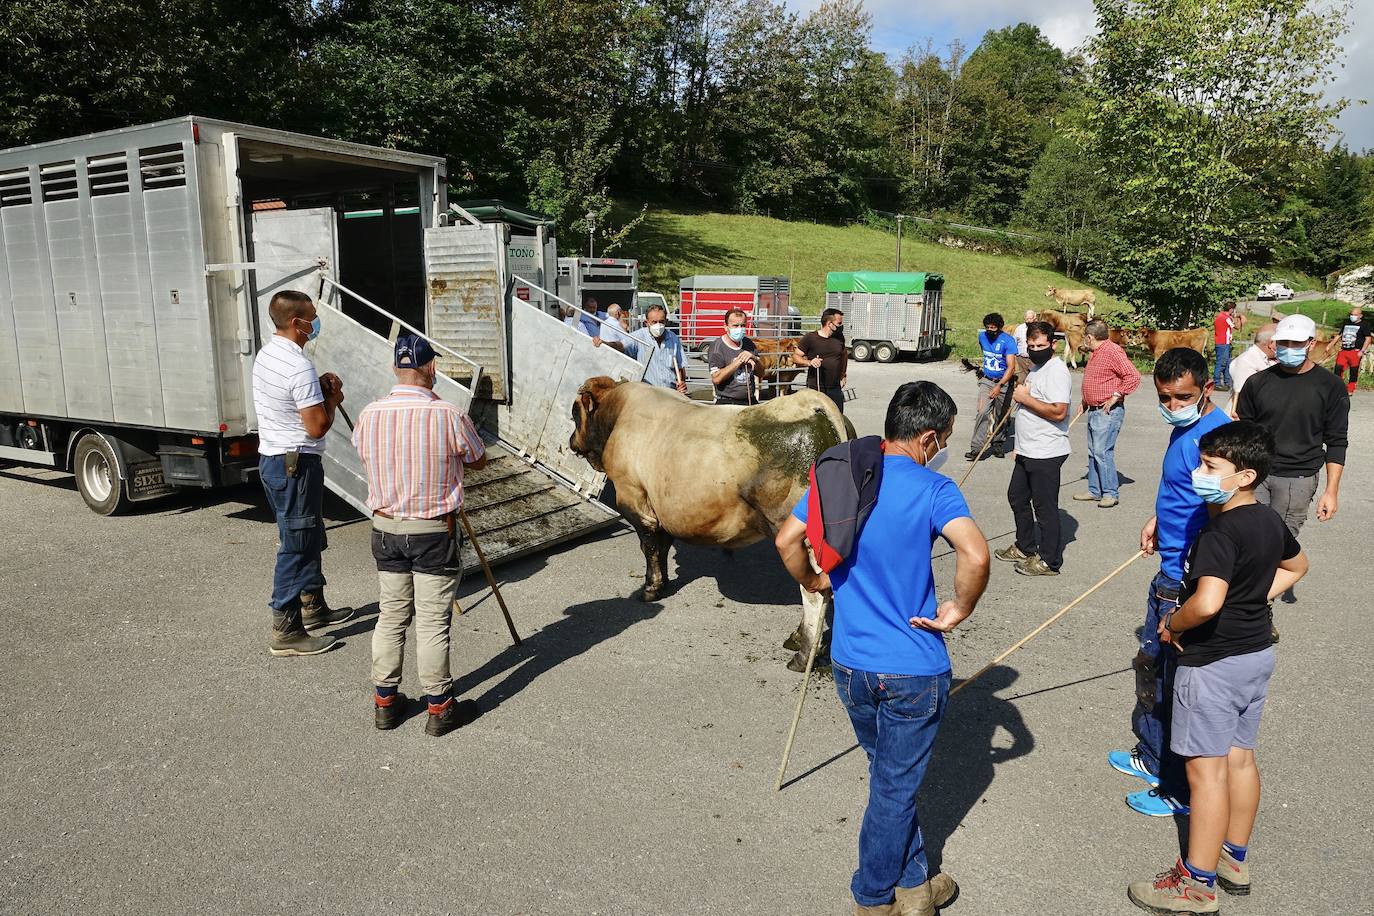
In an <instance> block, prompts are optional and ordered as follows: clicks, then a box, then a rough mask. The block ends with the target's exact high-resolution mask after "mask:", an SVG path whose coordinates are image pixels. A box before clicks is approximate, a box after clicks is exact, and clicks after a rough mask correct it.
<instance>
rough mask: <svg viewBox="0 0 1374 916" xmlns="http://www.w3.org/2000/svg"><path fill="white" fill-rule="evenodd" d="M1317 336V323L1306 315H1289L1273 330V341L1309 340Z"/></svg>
mask: <svg viewBox="0 0 1374 916" xmlns="http://www.w3.org/2000/svg"><path fill="white" fill-rule="evenodd" d="M1316 336H1317V323H1316V322H1315V321H1313V320H1312V319H1311V318H1308V317H1307V316H1306V315H1289V316H1288V317H1287V318H1285V319H1283V320H1282V321H1280V322H1279V326H1278V328H1276V329H1275V330H1274V339H1275V340H1311V339H1312V338H1314V337H1316Z"/></svg>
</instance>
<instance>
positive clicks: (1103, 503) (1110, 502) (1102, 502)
mask: <svg viewBox="0 0 1374 916" xmlns="http://www.w3.org/2000/svg"><path fill="white" fill-rule="evenodd" d="M1119 505H1121V500H1119V499H1117V498H1116V497H1115V496H1104V497H1102V498H1101V499H1099V500H1098V501H1097V508H1099V509H1114V508H1116V507H1117V506H1119Z"/></svg>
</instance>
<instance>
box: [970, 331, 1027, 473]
mask: <svg viewBox="0 0 1374 916" xmlns="http://www.w3.org/2000/svg"><path fill="white" fill-rule="evenodd" d="M1005 326H1006V323H1005V322H1004V321H1003V320H1002V316H1001V315H999V314H997V313H996V312H989V313H988V314H986V315H984V316H983V330H981V331H979V332H978V348H979V349H980V350H982V351H983V364H982V366H981V367H979V373H978V408H977V413H975V414H974V416H973V438H972V439H970V440H969V443H968V454H967V455H965V456H964V457H965V458H967V459H968V460H969V461H973V460H974V459H975V458H977V457H978V453H979V452H981V451H982V450H983V443H984V442H985V441H986V440H987V438H988V430H990V429H991V428H992V426H993V424H994V423H995V422H996V421H995V418H996V417H1000V416H1001V415H1002V414H1004V413H1006V411H1007V409H1008V408H1009V407H1011V389H1012V385H1013V384H1015V382H1014V381H1013V379H1014V377H1015V375H1016V349H1017V346H1016V338H1015V337H1012V336H1011V335H1010V334H1008V333H1007V332H1006V331H1004V330H1002V328H1004V327H1005ZM999 398H1000V399H1001V403H1000V404H999V403H998V399H999ZM998 454H999V455H1000V454H1001V453H1000V452H999V453H998Z"/></svg>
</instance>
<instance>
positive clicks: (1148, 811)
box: [1126, 789, 1188, 817]
mask: <svg viewBox="0 0 1374 916" xmlns="http://www.w3.org/2000/svg"><path fill="white" fill-rule="evenodd" d="M1126 804H1128V805H1130V807H1131V810H1132V811H1139V812H1140V813H1141V814H1143V815H1145V816H1146V817H1174V816H1175V815H1182V814H1187V813H1188V806H1187V805H1185V804H1183V802H1181V801H1179V800H1178V799H1176V798H1174V797H1173V796H1172V795H1165V794H1164V793H1163V792H1160V791H1159V790H1158V789H1142V790H1141V791H1139V792H1132V793H1131V794H1130V795H1127V796H1126Z"/></svg>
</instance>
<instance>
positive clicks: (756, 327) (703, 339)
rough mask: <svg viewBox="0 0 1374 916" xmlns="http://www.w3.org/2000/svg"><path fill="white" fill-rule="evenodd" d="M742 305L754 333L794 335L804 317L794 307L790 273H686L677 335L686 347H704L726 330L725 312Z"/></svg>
mask: <svg viewBox="0 0 1374 916" xmlns="http://www.w3.org/2000/svg"><path fill="white" fill-rule="evenodd" d="M735 308H738V309H743V310H744V314H745V326H746V327H747V328H748V329H749V336H751V337H790V336H795V335H796V334H797V333H798V331H799V330H800V327H801V318H800V315H799V313H798V312H797V310H796V309H795V308H793V307H792V297H791V281H790V280H789V279H788V278H787V277H760V276H753V275H709V274H703V275H698V276H692V277H683V278H682V281H681V282H680V283H679V284H678V311H677V315H676V316H675V317H676V319H677V328H678V335H679V336H680V337H681V338H682V345H683V346H684V347H688V348H693V349H704V348H705V347H707V346H709V345H710V343H711V341H712V340H713V339H714V338H717V337H719V336H720V335H722V334H724V333H725V315H726V313H727V312H729V311H730V310H731V309H735Z"/></svg>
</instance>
